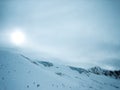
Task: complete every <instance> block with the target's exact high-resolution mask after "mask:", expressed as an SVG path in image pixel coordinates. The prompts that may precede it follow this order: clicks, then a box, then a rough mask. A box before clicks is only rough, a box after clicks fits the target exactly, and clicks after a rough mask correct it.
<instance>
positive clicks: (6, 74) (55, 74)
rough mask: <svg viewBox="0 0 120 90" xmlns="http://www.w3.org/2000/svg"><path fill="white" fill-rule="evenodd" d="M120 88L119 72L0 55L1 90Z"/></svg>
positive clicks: (1, 53)
mask: <svg viewBox="0 0 120 90" xmlns="http://www.w3.org/2000/svg"><path fill="white" fill-rule="evenodd" d="M119 85H120V71H119V70H118V71H109V70H104V69H102V68H100V67H93V68H90V69H88V70H86V69H83V68H80V67H74V66H67V65H61V64H59V63H55V62H49V61H46V60H45V61H44V60H34V59H33V58H29V57H27V56H26V55H23V54H22V53H16V52H11V51H4V50H1V51H0V90H119V89H120V86H119Z"/></svg>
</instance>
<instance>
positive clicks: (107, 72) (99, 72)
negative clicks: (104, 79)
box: [88, 66, 120, 79]
mask: <svg viewBox="0 0 120 90" xmlns="http://www.w3.org/2000/svg"><path fill="white" fill-rule="evenodd" d="M88 71H89V72H91V73H94V74H97V75H105V76H109V77H113V78H116V79H120V70H114V71H111V70H105V69H102V68H100V67H98V66H97V67H92V68H90V69H89V70H88Z"/></svg>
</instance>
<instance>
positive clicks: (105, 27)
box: [0, 0, 120, 69]
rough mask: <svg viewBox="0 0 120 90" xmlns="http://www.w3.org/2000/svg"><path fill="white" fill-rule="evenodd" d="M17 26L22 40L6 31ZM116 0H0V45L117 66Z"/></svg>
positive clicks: (119, 10) (119, 27)
mask: <svg viewBox="0 0 120 90" xmlns="http://www.w3.org/2000/svg"><path fill="white" fill-rule="evenodd" d="M16 28H17V29H19V30H20V31H21V32H23V33H24V34H25V43H24V44H23V45H21V46H17V45H15V44H14V43H12V42H11V40H10V35H9V34H10V33H12V32H14V30H15V29H16ZM119 36H120V1H119V0H0V47H1V48H6V47H8V48H9V47H14V48H21V49H23V50H26V51H34V52H36V53H37V54H38V55H39V54H40V53H42V52H43V53H46V54H48V55H50V56H51V57H55V58H59V59H60V60H62V61H64V62H68V63H72V64H76V65H80V64H82V63H88V64H90V65H91V64H96V65H101V66H104V67H108V68H110V69H111V68H117V69H118V68H119V69H120V38H119Z"/></svg>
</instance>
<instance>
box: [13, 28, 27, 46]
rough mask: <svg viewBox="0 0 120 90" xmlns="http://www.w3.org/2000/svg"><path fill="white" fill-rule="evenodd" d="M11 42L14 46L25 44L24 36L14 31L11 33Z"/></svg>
mask: <svg viewBox="0 0 120 90" xmlns="http://www.w3.org/2000/svg"><path fill="white" fill-rule="evenodd" d="M11 40H12V42H13V43H14V44H16V45H22V44H23V43H24V42H25V35H24V33H23V32H22V31H19V30H17V31H14V32H12V33H11Z"/></svg>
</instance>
